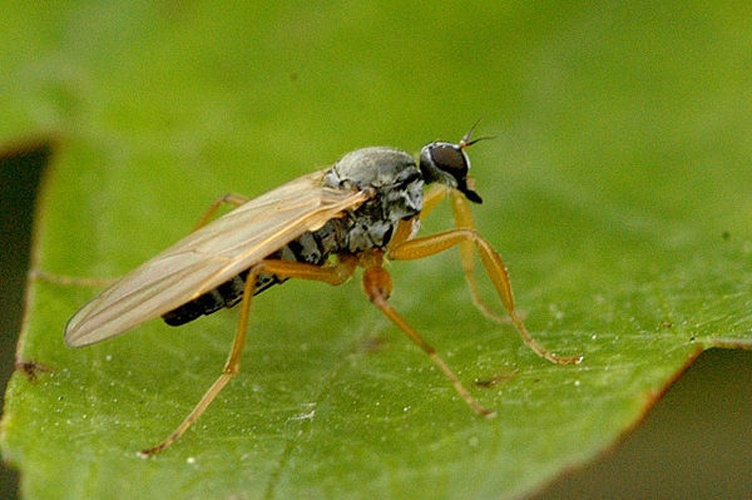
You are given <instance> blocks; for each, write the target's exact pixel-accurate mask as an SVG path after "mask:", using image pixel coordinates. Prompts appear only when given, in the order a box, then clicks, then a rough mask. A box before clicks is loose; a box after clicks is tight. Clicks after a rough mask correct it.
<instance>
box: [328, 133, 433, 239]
mask: <svg viewBox="0 0 752 500" xmlns="http://www.w3.org/2000/svg"><path fill="white" fill-rule="evenodd" d="M324 185H325V186H328V187H333V188H341V189H353V188H357V189H373V190H374V192H375V195H374V197H373V198H372V199H370V200H369V201H367V202H366V203H364V204H363V205H361V206H360V207H359V208H358V209H357V210H355V211H354V212H352V213H351V214H348V215H347V216H346V217H345V218H343V219H340V220H341V221H342V224H337V221H334V222H335V224H336V225H338V226H340V228H338V229H339V230H342V231H346V235H345V236H344V238H342V239H343V241H344V243H345V244H344V246H343V247H342V248H341V249H340V251H346V252H350V253H358V252H362V251H364V250H369V249H371V248H383V247H385V246H386V245H387V243H389V240H390V239H391V237H392V234H393V233H394V231H395V229H396V228H397V225H398V224H399V222H400V221H401V220H404V219H409V218H412V217H414V216H416V215H417V214H419V213H420V211H421V209H422V208H423V178H422V176H421V174H420V170H418V167H417V166H416V165H415V161H414V160H413V159H412V157H411V156H410V155H408V154H407V153H405V152H403V151H399V150H396V149H391V148H385V147H373V148H364V149H358V150H356V151H353V152H352V153H349V154H347V155H345V156H344V157H343V158H342V159H341V160H340V161H338V162H337V163H336V164H335V165H334V166H333V167H332V168H331V169H330V170H329V171H328V172H327V173H326V174H325V175H324ZM342 225H345V227H341V226H342Z"/></svg>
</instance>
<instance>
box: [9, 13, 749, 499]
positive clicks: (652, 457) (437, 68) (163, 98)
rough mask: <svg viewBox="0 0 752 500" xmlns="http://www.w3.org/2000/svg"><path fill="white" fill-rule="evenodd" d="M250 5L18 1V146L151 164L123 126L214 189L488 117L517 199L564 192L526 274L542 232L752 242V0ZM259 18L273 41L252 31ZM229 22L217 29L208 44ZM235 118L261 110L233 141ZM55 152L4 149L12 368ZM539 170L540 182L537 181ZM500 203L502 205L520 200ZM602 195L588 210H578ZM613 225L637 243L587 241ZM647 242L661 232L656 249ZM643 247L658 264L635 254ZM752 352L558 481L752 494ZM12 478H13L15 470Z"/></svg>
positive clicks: (706, 359)
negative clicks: (38, 201) (44, 142)
mask: <svg viewBox="0 0 752 500" xmlns="http://www.w3.org/2000/svg"><path fill="white" fill-rule="evenodd" d="M240 5H241V4H238V5H235V6H230V5H229V4H227V5H225V6H224V7H223V8H222V9H220V8H219V7H216V6H205V5H203V4H197V3H190V2H159V3H155V4H149V3H139V2H127V3H119V2H112V3H108V4H106V5H105V4H101V3H97V2H72V3H60V4H54V3H46V4H40V5H36V6H32V5H27V6H23V7H19V6H16V7H13V8H8V9H7V11H5V12H4V15H3V19H2V20H0V23H2V24H0V26H2V31H1V32H0V40H2V41H3V46H4V47H5V49H4V50H1V51H0V57H1V58H2V59H0V71H8V68H12V69H13V70H15V71H19V72H20V77H19V78H16V76H19V75H11V76H9V75H5V77H4V79H3V85H8V84H9V82H10V85H12V84H13V82H20V81H23V82H32V85H29V86H28V87H25V88H20V89H19V88H13V87H7V88H0V103H1V104H2V116H3V120H2V123H0V138H2V140H3V141H4V144H5V151H4V153H5V154H4V155H3V156H4V157H6V158H7V157H9V156H11V154H10V153H12V152H13V151H18V144H19V141H25V143H26V144H28V145H30V146H33V145H34V144H36V143H35V138H37V137H43V138H48V137H51V138H53V139H54V138H56V137H57V135H58V134H62V135H64V136H69V137H77V138H85V139H86V143H87V144H100V145H102V146H101V149H99V148H96V147H95V148H92V149H93V150H92V151H73V152H71V151H67V153H68V154H70V155H73V156H75V155H76V154H82V155H87V154H88V155H90V156H91V155H93V156H96V155H110V156H107V157H106V160H107V161H116V160H117V158H116V157H113V156H117V155H118V154H120V155H122V160H123V161H137V160H138V159H137V158H136V159H134V158H132V157H129V156H128V155H130V154H132V151H131V150H129V149H127V148H123V149H119V146H120V141H121V140H122V141H124V142H125V143H133V144H140V145H146V146H147V147H145V148H143V150H148V151H149V152H150V155H151V157H149V158H145V159H144V160H148V161H160V160H162V159H164V160H165V161H167V162H175V161H178V162H183V163H184V164H185V165H186V166H187V167H186V168H187V170H186V176H185V179H180V178H176V179H175V182H182V181H185V182H188V183H190V182H197V181H196V179H197V178H200V177H202V176H203V177H204V178H205V182H207V183H212V182H216V184H218V185H222V186H223V187H222V188H219V187H218V188H217V189H215V190H214V191H215V192H216V194H219V193H221V192H223V190H224V184H222V181H225V180H226V179H222V177H221V174H220V173H217V172H213V171H212V169H214V168H217V166H218V165H222V164H223V163H237V162H239V161H242V162H248V163H252V164H258V163H259V161H260V159H261V158H263V159H266V160H267V162H268V168H270V169H285V170H286V171H287V172H290V176H291V175H293V173H301V172H302V171H307V169H309V168H311V167H313V166H316V165H320V164H322V163H323V162H325V161H330V160H331V159H333V158H336V157H337V156H338V154H340V153H341V152H344V151H347V150H350V149H353V148H354V147H358V146H363V145H371V144H391V145H396V146H400V147H408V144H414V146H415V148H416V149H417V148H418V147H420V145H421V144H423V143H424V142H427V141H429V140H432V139H435V138H438V137H441V138H446V139H457V138H458V137H459V135H461V134H462V133H463V132H464V130H465V129H466V128H467V126H468V125H469V124H470V123H472V122H473V121H475V119H476V118H477V117H478V116H482V117H483V121H482V125H481V131H483V128H484V126H485V128H486V130H490V133H493V134H496V135H498V136H499V137H498V139H497V141H496V144H495V145H494V146H492V148H493V149H492V150H493V151H494V152H503V153H507V154H508V157H504V158H500V159H499V162H498V164H499V165H500V167H499V168H503V169H508V171H509V172H510V178H509V185H506V186H500V187H499V191H498V193H499V194H500V195H503V196H509V193H510V192H512V191H513V190H514V188H516V187H519V188H521V189H523V190H525V191H524V193H523V194H522V195H521V196H523V197H536V196H537V197H540V203H541V204H542V205H544V206H542V207H540V208H539V209H538V211H536V212H534V213H532V214H530V217H531V219H530V221H529V222H527V224H529V226H530V227H529V232H525V231H518V232H515V234H514V235H511V236H509V237H508V238H507V240H505V242H504V245H505V246H504V247H502V248H501V250H502V252H504V253H505V254H506V252H507V251H508V252H509V253H510V254H511V255H517V257H516V258H514V261H515V269H518V271H517V273H520V274H523V275H525V276H528V278H526V280H525V281H526V282H535V276H536V273H537V274H540V275H546V274H548V273H552V272H554V273H555V270H554V271H551V270H550V269H548V268H543V269H525V266H526V265H528V266H531V265H532V264H526V263H525V262H524V261H523V256H524V248H525V245H526V244H527V243H528V242H533V241H535V240H536V239H539V238H541V237H549V238H550V239H551V241H571V243H570V244H569V247H567V248H552V249H551V250H550V251H551V252H552V253H568V254H570V255H572V254H574V255H578V254H579V255H581V256H582V259H583V262H602V261H603V260H607V259H608V257H609V255H613V260H615V261H618V260H619V259H621V258H626V259H628V258H629V257H628V256H620V255H617V252H618V250H619V249H620V247H621V243H622V242H630V241H631V240H632V239H639V238H642V237H644V235H645V234H651V235H653V236H655V235H661V236H663V237H664V238H657V239H656V243H655V245H656V246H655V251H656V253H657V254H658V255H660V256H661V257H662V258H663V260H666V256H667V255H670V253H671V252H677V258H676V259H677V260H681V259H685V258H688V256H687V255H681V252H692V251H699V252H705V251H706V250H708V248H712V247H711V246H710V245H704V243H703V241H704V240H703V238H704V237H705V236H706V235H712V237H713V238H716V239H717V240H718V241H721V240H722V238H725V239H726V241H729V242H730V243H731V244H734V245H738V246H739V247H744V245H745V242H746V244H747V245H749V241H750V237H751V236H752V235H751V234H750V226H749V221H750V220H752V219H750V215H752V213H750V207H751V206H752V204H751V202H752V197H750V199H748V200H745V199H743V198H738V200H739V201H738V202H736V204H735V210H733V211H730V210H729V206H728V204H726V203H724V201H725V199H737V198H736V197H737V196H738V194H737V193H738V191H739V190H740V189H744V188H743V187H740V182H746V181H748V179H749V175H748V172H749V169H750V161H749V160H750V158H752V155H750V151H751V150H752V141H750V134H749V128H750V126H749V123H750V118H752V90H750V89H752V87H751V86H750V83H752V82H750V80H751V79H752V73H750V71H749V69H750V62H752V27H750V25H749V22H748V20H749V13H750V12H749V10H750V7H749V6H748V5H746V4H744V3H741V2H739V3H734V2H720V3H714V4H712V5H706V4H705V3H699V2H697V3H686V4H683V5H682V6H677V5H676V4H675V3H673V2H651V3H609V4H601V3H597V4H596V3H593V4H570V3H565V2H559V3H550V2H549V3H543V2H540V3H524V4H519V3H500V2H479V3H476V4H474V5H467V4H465V3H459V2H457V3H444V4H435V3H428V2H426V3H418V2H415V3H410V2H394V3H393V4H389V3H378V4H376V3H367V2H365V3H356V4H351V3H328V4H325V5H313V4H309V5H306V6H302V5H284V6H280V5H264V4H258V5H253V4H252V3H249V4H244V6H243V7H241V6H240ZM233 9H234V10H233ZM217 10H222V12H221V15H216V16H215V14H216V13H217V12H216V11H217ZM197 18H198V19H205V22H203V23H196V22H195V19H197ZM155 19H161V20H162V21H164V22H159V21H155ZM183 23H185V24H194V23H195V24H194V25H195V26H197V29H196V31H191V32H184V31H181V30H180V26H181V25H182V24H183ZM165 30H175V31H174V32H168V31H165ZM246 31H248V33H247V35H248V37H247V39H250V40H253V42H254V43H253V44H252V45H245V44H242V43H237V41H236V40H235V39H233V36H235V35H236V34H237V33H239V32H246ZM209 38H213V39H216V42H215V43H213V44H209V45H205V44H203V43H202V40H206V39H209ZM247 39H245V38H244V40H247ZM93 44H96V46H93ZM207 47H211V48H216V47H223V48H224V49H225V50H227V51H228V52H230V51H234V52H244V53H245V52H247V53H248V55H244V56H242V57H240V56H237V55H235V54H233V53H225V54H221V53H217V52H215V51H212V50H211V49H208V48H207ZM176 51H177V52H179V53H180V54H182V55H184V57H185V63H184V64H181V62H180V59H179V58H176V57H175V52H176ZM312 53H313V54H316V57H313V58H308V56H310V54H312ZM145 55H148V60H149V68H148V70H147V73H148V74H149V75H150V76H149V77H150V78H152V79H153V82H151V84H150V82H149V81H148V79H147V80H145V79H144V78H143V76H141V77H140V78H139V79H138V82H139V84H140V85H143V88H138V89H134V87H133V82H132V81H131V80H130V79H129V78H128V75H129V73H130V74H141V73H143V72H144V67H143V66H144V56H145ZM237 61H250V62H251V63H250V64H248V65H242V66H241V65H237ZM253 61H265V62H266V63H267V64H272V65H270V66H264V65H258V66H254V65H253V64H252V63H253ZM269 61H272V63H269ZM3 68H5V69H3ZM80 68H89V69H90V70H91V72H90V73H86V72H82V71H80ZM92 68H93V69H92ZM173 79H174V86H171V85H173V84H172V83H171V82H173ZM186 82H189V83H188V84H187V86H186ZM243 82H248V84H247V87H245V86H244V84H243ZM178 85H180V90H179V91H178V90H177V88H178ZM186 89H187V90H186ZM124 96H126V97H124ZM142 98H143V99H145V100H147V101H148V106H142V105H141V104H140V103H139V102H138V100H139V99H142ZM234 103H241V105H239V106H238V107H237V108H233V104H234ZM248 110H253V111H252V113H249V114H248V115H239V113H248ZM228 121H229V122H231V123H233V124H240V126H239V127H238V129H237V130H235V131H233V132H232V133H231V134H229V135H228V133H227V132H228V131H227V128H226V127H225V126H224V124H225V123H226V122H228ZM92 123H94V124H96V126H91V124H92ZM90 126H91V128H88V127H90ZM408 137H409V138H410V140H408V139H403V138H408ZM416 137H420V138H421V139H420V140H419V141H416V140H414V138H416ZM113 144H114V146H112V145H113ZM113 151H114V153H113ZM48 153H49V152H48V151H42V153H41V154H39V155H37V156H36V158H34V157H30V158H27V160H28V162H27V163H23V162H17V161H14V160H8V161H5V162H4V163H3V165H2V172H1V173H0V175H2V186H0V189H1V190H2V192H1V193H0V202H1V203H2V205H0V207H1V208H2V214H1V216H2V238H3V241H2V243H3V244H2V246H1V247H0V248H2V249H3V254H2V263H1V265H2V267H1V268H0V270H1V272H2V274H1V275H0V284H1V285H2V296H0V299H1V300H2V301H3V302H2V304H0V305H2V306H3V310H4V311H7V313H5V314H3V315H2V319H1V321H2V322H3V323H2V332H3V335H2V342H3V344H2V354H3V357H4V365H3V366H5V367H7V368H6V370H4V373H5V374H6V376H7V374H8V373H9V372H10V370H11V367H12V355H11V354H12V350H13V345H14V342H15V332H17V330H18V324H19V318H20V309H19V307H20V300H21V299H20V297H21V294H22V289H23V276H24V272H25V269H24V263H25V262H26V256H25V252H24V251H23V249H24V248H26V247H27V245H28V235H29V232H30V229H29V226H28V223H29V221H30V216H31V211H32V206H33V204H32V200H33V198H34V189H35V186H36V184H37V181H38V172H39V170H38V166H32V164H34V163H39V160H40V159H41V160H43V159H44V158H45V157H46V155H47V154H48ZM31 156H33V155H31ZM301 158H310V159H311V163H312V164H308V163H302V162H301ZM484 158H485V159H484V162H483V164H484V165H488V164H489V163H490V162H489V161H488V160H487V158H488V157H487V156H486V157H484ZM35 160H36V161H35ZM301 169H302V170H301ZM478 175H479V176H481V177H482V173H481V172H478ZM525 176H529V177H527V178H528V179H529V178H532V179H534V180H535V181H536V182H537V183H538V187H534V188H531V187H530V185H529V184H528V183H527V182H525V181H521V180H520V179H522V178H525ZM288 177H289V176H288ZM275 178H276V177H275ZM92 179H95V177H92V178H87V179H84V180H83V181H82V182H94V180H92ZM614 179H618V182H614ZM736 179H740V181H739V182H735V180H736ZM256 184H258V185H263V187H271V181H266V180H265V179H263V178H261V177H260V176H259V175H258V173H257V172H256V173H254V174H253V178H252V179H251V180H248V179H244V180H243V181H242V182H240V183H239V187H238V188H237V189H238V190H240V189H242V188H243V187H245V186H249V185H254V186H255V185H256ZM674 184H676V186H677V187H676V188H673V189H672V186H673V185H674ZM134 189H137V186H126V187H124V190H131V191H132V190H134ZM210 191H211V190H210ZM493 194H497V193H495V192H494V193H493ZM158 195H164V196H170V194H169V193H154V192H146V193H143V198H144V199H145V200H155V199H158ZM557 196H558V197H557ZM485 197H486V198H487V201H488V203H489V204H490V205H492V206H493V205H496V206H499V205H501V206H503V205H504V203H505V202H506V199H501V198H498V199H494V197H492V196H491V193H488V194H486V195H485ZM152 203H154V201H152ZM580 203H582V205H583V206H582V207H581V208H582V211H581V213H579V212H578V211H577V210H576V209H573V206H575V207H576V206H577V205H578V204H580ZM588 203H593V204H596V206H586V205H587V204H588ZM524 207H525V204H524V203H523V202H520V201H519V200H518V201H515V200H512V201H511V202H510V206H509V213H510V214H511V216H513V217H518V218H522V217H524V216H525V215H526V214H525V213H521V211H522V210H523V209H524ZM100 208H101V207H100ZM158 208H159V207H158V206H156V207H155V206H150V205H147V206H143V207H138V208H137V209H136V210H155V209H158ZM619 209H626V210H625V213H624V214H623V222H625V228H613V227H597V226H596V227H593V228H591V227H590V226H588V221H592V222H594V223H595V224H596V225H597V224H598V223H601V224H602V223H603V221H602V220H600V219H599V218H598V217H597V215H599V213H600V212H601V211H603V212H609V211H612V210H619ZM557 210H563V211H564V212H565V213H566V214H567V216H568V217H572V216H573V215H574V216H577V215H579V216H580V217H581V219H579V220H576V221H573V222H571V226H569V225H564V226H562V227H559V228H558V229H556V230H555V232H554V233H553V234H550V235H545V234H544V235H540V234H536V231H550V230H551V229H550V227H549V226H547V225H546V224H544V223H541V221H545V219H546V217H551V216H552V214H556V211H557ZM502 213H504V211H503V210H502ZM189 219H190V217H189ZM611 220H612V222H613V221H614V220H619V219H611ZM687 221H691V224H689V223H687ZM480 224H481V226H483V224H486V225H487V226H491V225H492V223H491V222H483V221H480ZM524 226H525V224H518V225H517V226H516V227H517V228H518V229H519V228H520V227H524ZM626 226H628V227H626ZM178 230H179V228H176V232H177V231H178ZM567 233H569V234H567ZM599 234H612V235H615V236H617V238H615V239H614V240H613V241H610V242H605V243H604V242H599V241H589V238H591V237H593V235H599ZM6 240H7V241H6ZM510 241H511V245H510V243H509V242H510ZM599 252H603V255H601V254H599ZM609 252H612V254H609ZM604 255H605V257H604ZM647 255H649V248H648V249H647V251H645V252H644V253H642V254H641V255H638V256H637V257H636V259H644V258H645V257H646V256H647ZM747 256H749V254H748V253H747ZM689 257H691V256H689ZM699 257H700V258H704V259H712V257H713V256H712V254H711V253H708V254H705V253H701V254H700V256H699ZM557 258H558V257H552V261H554V262H555V261H556V259H557ZM570 258H571V257H570ZM588 259H590V260H588ZM542 260H543V261H545V259H541V258H539V259H538V261H539V262H540V261H542ZM659 260H660V259H659ZM643 262H644V260H637V261H636V263H635V264H636V268H637V270H639V265H640V264H642V263H643ZM624 267H625V268H627V267H628V266H626V265H625V266H624ZM648 267H649V266H648ZM744 269H749V266H748V265H747V266H746V267H745V268H744ZM513 272H514V269H513ZM579 276H585V277H586V279H589V280H592V277H591V276H589V275H588V274H587V273H583V274H582V275H578V274H576V273H575V278H577V277H579ZM699 276H701V275H699ZM561 279H566V277H562V278H561ZM631 279H632V277H631V276H624V281H625V282H629V281H630V280H631ZM589 283H590V284H593V282H592V281H589ZM597 284H600V283H597ZM708 300H711V301H712V297H711V298H709V299H708ZM13 311H15V312H13ZM747 314H749V312H747ZM719 333H723V332H719ZM750 361H752V359H751V357H750V353H749V352H740V351H739V352H737V351H720V350H712V351H709V352H707V353H704V354H702V355H701V356H700V358H699V360H698V362H697V363H696V364H695V365H694V366H692V367H691V368H690V369H689V372H688V373H687V374H685V376H684V377H682V378H681V379H680V380H679V381H678V383H677V384H676V385H675V386H674V387H673V388H672V390H671V391H670V392H669V394H668V395H667V396H666V398H665V399H664V400H663V401H661V402H660V403H659V404H658V406H657V407H656V409H655V410H654V411H653V413H652V414H651V415H650V416H649V417H648V419H647V421H646V422H645V424H644V425H643V426H641V427H640V428H639V429H637V431H636V432H635V433H633V434H631V435H629V436H628V437H627V438H626V440H625V442H624V443H623V445H622V446H620V447H619V448H618V449H616V450H615V452H614V453H613V454H612V455H610V456H607V457H604V458H603V459H602V460H600V461H599V462H597V463H595V464H592V465H591V466H590V467H589V468H588V469H587V470H585V471H576V472H573V473H572V474H571V475H569V476H567V477H565V478H563V479H561V480H560V481H558V482H557V483H555V484H553V485H551V487H550V488H549V489H548V490H547V491H546V492H545V494H544V496H548V497H552V498H553V497H571V496H573V495H590V496H609V497H610V496H624V497H631V496H663V497H666V496H677V497H678V496H718V495H720V496H744V493H748V492H749V491H750V482H749V480H748V478H747V476H748V472H749V471H750V470H751V467H752V453H750V451H749V448H750V447H749V446H748V445H749V444H750V443H751V442H752V431H750V429H749V426H748V422H749V421H750V417H752V400H751V398H750V397H749V390H748V388H749V387H750V385H751V383H752V371H751V370H750V366H752V363H750ZM4 475H5V476H8V475H9V474H4ZM2 491H3V492H10V491H12V487H11V486H6V485H5V484H4V485H3V486H2Z"/></svg>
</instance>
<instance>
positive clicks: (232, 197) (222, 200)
mask: <svg viewBox="0 0 752 500" xmlns="http://www.w3.org/2000/svg"><path fill="white" fill-rule="evenodd" d="M247 201H248V198H246V197H245V196H243V195H242V194H236V193H228V194H226V195H223V196H220V197H219V198H217V199H216V200H214V201H213V202H212V204H211V205H209V208H208V209H207V210H206V212H205V213H204V215H203V216H201V218H200V219H199V220H198V222H197V223H196V225H195V226H193V231H195V230H196V229H201V228H202V227H204V226H205V225H207V224H208V223H209V221H210V220H211V219H212V217H214V214H216V213H217V210H219V208H220V207H221V206H222V205H232V206H233V207H234V208H237V207H239V206H240V205H242V204H243V203H245V202H247Z"/></svg>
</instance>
